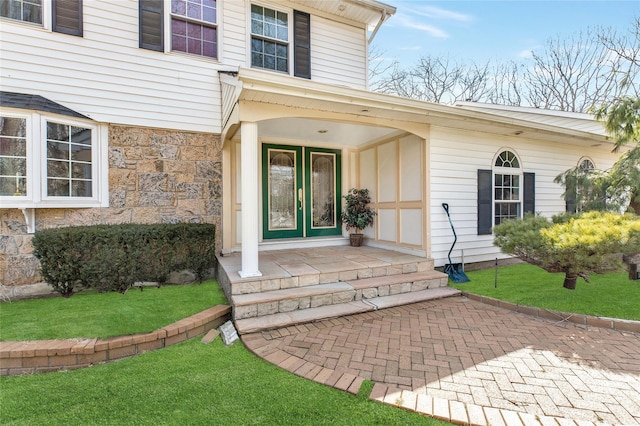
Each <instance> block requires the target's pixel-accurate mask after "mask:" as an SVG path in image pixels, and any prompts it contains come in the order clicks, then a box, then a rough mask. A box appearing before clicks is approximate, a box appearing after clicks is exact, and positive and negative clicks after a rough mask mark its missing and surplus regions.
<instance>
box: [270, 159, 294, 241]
mask: <svg viewBox="0 0 640 426" xmlns="http://www.w3.org/2000/svg"><path fill="white" fill-rule="evenodd" d="M296 207H297V198H296V153H295V151H283V150H274V149H270V150H269V230H282V229H296V227H297V224H296Z"/></svg>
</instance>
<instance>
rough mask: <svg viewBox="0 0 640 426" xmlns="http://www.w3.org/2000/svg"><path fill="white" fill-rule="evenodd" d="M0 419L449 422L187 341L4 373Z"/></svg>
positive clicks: (238, 349)
mask: <svg viewBox="0 0 640 426" xmlns="http://www.w3.org/2000/svg"><path fill="white" fill-rule="evenodd" d="M0 388H1V389H2V392H0V423H1V424H3V425H6V426H8V425H44V424H47V425H154V426H156V425H376V424H377V425H446V424H448V423H444V422H439V421H436V420H434V419H431V418H428V417H425V416H421V415H419V414H416V413H411V412H407V411H404V410H401V409H398V408H394V407H391V406H387V405H384V404H380V403H377V402H374V401H371V400H368V399H367V397H366V395H363V396H354V395H351V394H349V393H347V392H343V391H339V390H337V389H333V388H330V387H327V386H324V385H320V384H318V383H315V382H311V381H309V380H306V379H303V378H300V377H298V376H295V375H293V374H291V373H288V372H286V371H284V370H281V369H280V368H278V367H276V366H274V365H272V364H269V363H267V362H266V361H264V360H262V359H260V358H258V357H256V356H255V355H253V354H251V353H250V352H249V351H248V350H247V349H245V347H244V346H243V345H242V343H241V342H236V343H234V344H233V345H232V346H225V345H224V344H223V343H222V341H221V340H220V339H219V338H218V339H216V340H215V341H214V342H213V343H211V344H209V345H205V344H203V343H201V342H200V339H198V338H196V339H192V340H189V341H187V342H183V343H180V344H177V345H174V346H170V347H168V348H165V349H162V350H158V351H154V352H148V353H145V354H142V355H138V356H136V357H133V358H129V359H125V360H122V361H118V362H114V363H110V364H104V365H98V366H94V367H91V368H85V369H80V370H74V371H70V372H60V373H46V374H36V375H28V376H17V377H0Z"/></svg>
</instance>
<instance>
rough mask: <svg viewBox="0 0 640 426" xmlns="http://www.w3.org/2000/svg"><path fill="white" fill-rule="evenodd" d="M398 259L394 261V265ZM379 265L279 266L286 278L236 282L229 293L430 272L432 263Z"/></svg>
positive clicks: (409, 258)
mask: <svg viewBox="0 0 640 426" xmlns="http://www.w3.org/2000/svg"><path fill="white" fill-rule="evenodd" d="M356 260H357V259H356ZM402 260H403V259H396V261H397V262H401V261H402ZM379 263H381V264H384V265H385V266H363V265H362V264H359V263H357V262H353V261H350V260H349V259H345V260H344V262H342V263H327V264H321V265H315V268H314V267H311V266H309V265H282V267H286V268H287V269H286V276H283V275H278V274H275V275H274V274H270V273H267V274H265V276H263V277H255V278H244V279H237V280H236V281H234V282H233V283H232V284H231V293H232V294H234V295H236V294H250V293H260V292H264V291H272V290H281V289H288V288H292V287H306V286H312V285H318V284H330V283H335V282H347V281H355V280H360V279H367V278H372V277H380V278H383V277H387V276H397V275H400V276H401V275H404V274H411V273H416V272H425V271H432V270H433V260H424V261H416V260H415V257H414V256H407V259H406V262H405V263H396V264H386V263H385V262H382V261H379ZM350 268H353V269H350ZM281 272H283V271H281ZM283 273H284V272H283Z"/></svg>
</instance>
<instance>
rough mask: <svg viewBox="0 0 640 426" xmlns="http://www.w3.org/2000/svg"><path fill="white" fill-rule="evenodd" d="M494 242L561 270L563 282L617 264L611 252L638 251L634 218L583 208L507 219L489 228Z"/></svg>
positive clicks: (639, 226)
mask: <svg viewBox="0 0 640 426" xmlns="http://www.w3.org/2000/svg"><path fill="white" fill-rule="evenodd" d="M493 232H494V235H495V240H494V244H495V245H496V246H498V247H500V248H501V249H502V251H503V252H504V253H508V254H512V255H515V256H518V257H519V258H521V259H522V260H524V261H526V262H528V263H531V264H533V265H537V266H540V267H541V268H543V269H544V270H546V271H548V272H564V273H565V281H564V287H565V288H568V289H575V286H576V279H577V277H578V276H580V277H582V278H584V279H585V280H587V279H588V276H589V274H591V273H602V272H606V271H610V270H614V269H616V268H618V267H619V266H620V262H619V259H618V258H616V256H613V255H615V254H620V253H621V254H629V253H636V252H637V251H638V250H640V219H639V218H638V217H637V216H633V215H630V214H626V215H621V214H616V213H600V212H589V213H583V214H580V215H566V216H565V215H563V216H559V217H554V219H553V222H551V221H549V220H548V219H545V218H543V217H540V216H532V215H531V216H526V217H525V218H524V219H516V220H507V221H504V222H502V223H501V224H500V225H498V226H496V227H495V228H493Z"/></svg>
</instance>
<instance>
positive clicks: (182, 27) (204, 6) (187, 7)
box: [171, 0, 218, 58]
mask: <svg viewBox="0 0 640 426" xmlns="http://www.w3.org/2000/svg"><path fill="white" fill-rule="evenodd" d="M216 22H217V21H216V0H171V50H175V51H179V52H185V53H191V54H194V55H202V56H208V57H210V58H216V57H217V56H218V34H217V33H218V28H217V24H216Z"/></svg>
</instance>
